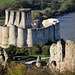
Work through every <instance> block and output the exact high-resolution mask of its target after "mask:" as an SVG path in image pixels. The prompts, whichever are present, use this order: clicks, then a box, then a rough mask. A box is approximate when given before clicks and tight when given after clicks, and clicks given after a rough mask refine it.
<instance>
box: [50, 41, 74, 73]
mask: <svg viewBox="0 0 75 75" xmlns="http://www.w3.org/2000/svg"><path fill="white" fill-rule="evenodd" d="M63 44H64V43H61V41H58V42H57V44H53V45H52V46H51V47H50V60H49V63H50V64H52V63H51V62H53V61H55V62H56V66H55V67H54V68H55V69H59V70H60V71H65V70H70V71H73V72H74V71H75V41H72V40H67V41H66V43H65V45H63ZM64 47H65V48H64ZM64 51H65V52H64ZM50 68H51V66H50Z"/></svg>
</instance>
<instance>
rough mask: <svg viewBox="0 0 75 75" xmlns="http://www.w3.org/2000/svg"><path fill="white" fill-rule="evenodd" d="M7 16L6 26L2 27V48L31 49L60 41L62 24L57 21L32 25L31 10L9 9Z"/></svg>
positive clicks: (0, 38) (0, 32)
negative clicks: (25, 47)
mask: <svg viewBox="0 0 75 75" xmlns="http://www.w3.org/2000/svg"><path fill="white" fill-rule="evenodd" d="M5 14H6V17H5V25H4V26H0V46H1V47H8V46H9V45H10V44H12V45H15V46H18V47H23V46H28V47H31V46H33V45H38V44H40V43H44V44H45V43H47V42H48V41H52V42H54V41H57V40H59V39H60V24H59V21H58V20H57V19H52V18H51V19H47V20H44V21H43V22H42V24H39V20H35V21H34V22H33V25H32V24H31V9H15V10H14V9H7V10H5Z"/></svg>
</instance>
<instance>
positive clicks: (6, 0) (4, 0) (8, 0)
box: [0, 0, 14, 3]
mask: <svg viewBox="0 0 75 75" xmlns="http://www.w3.org/2000/svg"><path fill="white" fill-rule="evenodd" d="M11 1H14V0H0V3H1V2H11Z"/></svg>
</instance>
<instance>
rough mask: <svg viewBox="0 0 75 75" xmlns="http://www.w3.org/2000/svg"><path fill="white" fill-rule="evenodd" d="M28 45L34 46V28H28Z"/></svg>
mask: <svg viewBox="0 0 75 75" xmlns="http://www.w3.org/2000/svg"><path fill="white" fill-rule="evenodd" d="M27 45H28V47H31V46H33V38H32V29H27Z"/></svg>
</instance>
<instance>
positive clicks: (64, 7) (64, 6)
mask: <svg viewBox="0 0 75 75" xmlns="http://www.w3.org/2000/svg"><path fill="white" fill-rule="evenodd" d="M59 11H60V12H61V13H68V12H69V11H70V4H69V3H64V4H62V6H61V7H60V9H59Z"/></svg>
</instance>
